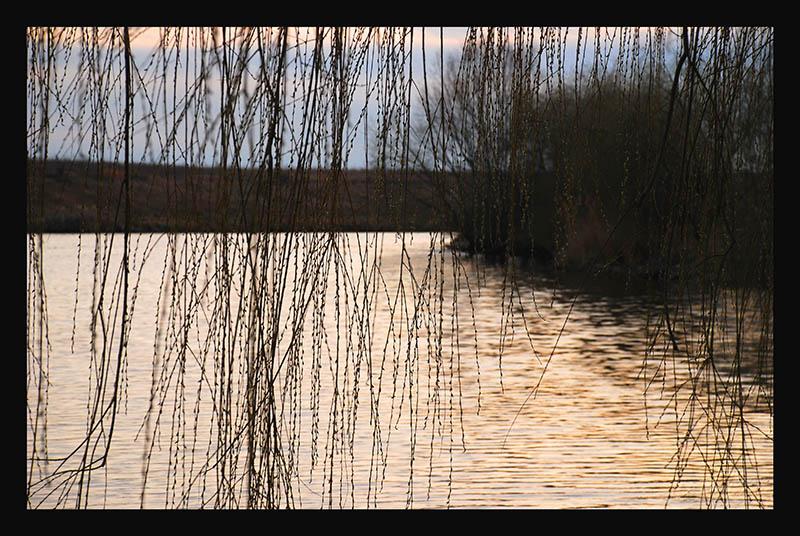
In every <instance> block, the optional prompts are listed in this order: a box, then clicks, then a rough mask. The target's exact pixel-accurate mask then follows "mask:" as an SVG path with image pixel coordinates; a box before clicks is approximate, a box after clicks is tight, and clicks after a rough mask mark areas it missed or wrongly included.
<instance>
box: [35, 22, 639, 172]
mask: <svg viewBox="0 0 800 536" xmlns="http://www.w3.org/2000/svg"><path fill="white" fill-rule="evenodd" d="M272 30H273V31H274V29H272ZM646 30H647V29H645V28H641V29H640V32H641V33H642V34H644V33H646ZM351 31H353V32H354V31H355V29H353V30H351ZM423 31H424V32H425V49H426V50H425V53H426V62H425V67H426V70H427V76H428V82H429V83H433V82H434V81H435V80H436V79H438V73H439V72H440V71H439V69H440V59H439V58H440V31H441V33H442V35H443V38H444V39H443V46H442V49H443V52H444V56H445V58H446V61H447V58H450V57H458V55H459V54H460V51H461V47H462V45H463V43H464V40H465V37H466V35H467V31H468V29H467V28H464V27H445V28H442V29H440V28H439V27H428V28H420V27H417V28H414V30H413V47H411V55H412V62H411V68H412V69H413V76H414V79H415V80H416V81H418V84H419V85H421V80H422V34H423ZM598 31H599V35H600V41H601V45H602V46H605V45H603V43H606V42H608V43H613V42H618V41H619V39H620V34H621V33H622V31H623V30H622V29H619V28H599V29H596V28H583V29H582V30H581V31H580V33H581V41H582V48H583V49H584V51H586V47H587V46H588V51H586V53H587V56H591V55H592V54H591V51H592V49H593V47H594V44H595V36H596V35H597V32H598ZM625 31H626V32H628V35H629V37H630V33H632V32H631V29H626V30H625ZM265 32H267V33H268V34H269V32H270V29H265ZM290 32H291V33H290V44H291V43H292V42H294V41H295V39H297V38H300V39H301V40H302V39H307V38H311V37H312V36H313V35H314V29H313V28H294V29H291V30H290ZM226 33H227V34H228V35H227V37H228V39H229V40H230V39H234V40H235V36H236V33H237V32H236V29H235V28H230V29H227V31H226ZM578 34H579V30H578V28H569V29H566V28H562V29H560V32H559V34H558V38H559V40H560V41H561V43H562V44H563V47H564V49H563V60H564V69H565V72H567V73H569V72H571V71H572V70H573V69H574V66H575V62H576V44H577V41H578ZM131 35H132V37H133V39H132V43H131V46H132V51H133V60H134V63H135V65H136V67H137V69H139V70H140V76H142V78H143V79H144V80H152V84H154V85H156V84H159V83H160V80H161V78H160V77H161V69H162V67H158V68H155V67H153V65H154V64H153V63H152V62H151V60H152V59H153V58H154V57H155V56H154V55H153V54H154V52H157V51H158V47H159V44H160V43H161V42H162V40H163V39H164V36H165V35H166V36H167V38H168V43H169V44H170V48H171V50H172V52H174V45H173V43H174V35H175V34H174V32H172V33H170V32H167V33H166V34H165V30H164V29H162V28H134V29H132V30H131ZM275 35H277V33H275ZM324 40H325V43H326V44H329V43H330V32H329V31H326V33H325V36H324ZM408 44H409V41H406V45H407V46H408ZM184 45H185V33H184V37H183V38H182V41H181V43H180V47H179V48H181V49H183V52H182V54H183V57H184V58H185V57H187V56H188V57H191V54H186V51H185V46H184ZM612 48H613V46H612ZM77 56H78V54H77V53H75V54H73V55H72V60H73V61H75V60H74V58H75V57H77ZM159 61H163V60H159V59H156V65H158V62H159ZM584 61H588V62H589V63H591V61H592V60H591V59H588V60H584ZM173 64H174V61H173ZM161 65H163V63H162V64H161ZM62 68H63V69H64V71H65V72H67V71H68V70H69V66H67V67H62ZM148 70H149V71H148ZM73 71H74V69H73ZM176 72H177V75H178V78H177V79H176V80H175V86H176V87H177V88H182V87H183V83H184V78H183V77H184V76H185V75H183V74H182V73H183V72H184V71H183V70H181V69H178V70H177V71H176ZM168 76H169V75H168ZM213 76H218V75H213ZM364 76H365V75H364V74H363V73H362V79H360V81H361V80H364V79H365V78H364ZM148 77H149V78H148ZM212 80H213V77H212ZM171 82H172V81H170V84H168V85H171ZM211 87H212V88H213V87H214V85H213V83H212V85H211ZM149 91H151V92H153V91H155V90H149ZM212 91H213V90H212ZM365 92H366V90H362V91H358V90H356V91H355V92H354V94H353V102H352V104H351V115H352V116H354V117H352V118H351V120H352V121H353V126H352V129H351V132H350V135H351V137H352V142H353V143H352V149H351V151H350V152H349V157H348V161H347V166H348V167H349V168H363V167H365V165H367V164H368V162H367V161H366V158H367V156H366V152H367V143H365V136H364V130H363V129H364V128H365V125H366V128H368V129H370V131H369V133H368V134H369V135H368V136H367V139H370V138H371V137H372V136H373V133H372V130H374V128H375V125H376V123H375V121H374V117H376V116H377V113H376V109H375V107H376V104H375V103H374V102H373V101H374V99H372V98H370V101H369V106H368V108H367V109H368V113H369V114H371V115H372V117H371V118H369V120H363V119H361V120H360V119H359V118H358V117H355V116H358V115H359V114H360V112H361V110H362V109H363V108H364V102H365V100H366V93H365ZM156 93H157V91H156ZM180 96H181V95H180V89H179V93H178V100H180ZM414 97H415V100H416V98H419V97H418V95H414ZM145 98H146V97H144V95H143V94H142V93H141V92H138V93H137V97H135V99H134V100H135V102H134V118H135V119H136V114H137V112H138V113H139V114H142V113H144V110H147V109H150V110H151V111H152V110H155V112H156V113H155V115H156V122H159V121H161V122H162V123H163V114H164V107H163V106H161V108H159V106H160V102H158V101H156V99H151V102H145V100H144V99H145ZM148 98H149V97H148ZM210 98H211V99H217V102H218V96H215V95H213V93H212V94H211V95H210ZM171 100H172V99H171V98H169V99H168V102H171ZM152 101H156V102H152ZM412 106H413V105H412ZM218 107H219V105H218V104H217V105H216V108H217V109H218ZM29 108H30V103H29ZM210 108H211V109H213V108H214V106H213V105H211V107H210ZM167 111H168V113H170V114H171V113H172V110H171V109H170V108H169V107H168V108H167ZM74 113H75V114H76V115H77V114H79V112H74ZM159 114H160V117H161V119H158V116H159ZM62 119H63V118H62ZM139 119H141V115H140V117H139ZM359 121H360V122H359ZM89 122H90V121H89V119H88V117H87V116H86V115H84V116H83V118H82V124H84V123H85V124H88V123H89ZM150 122H151V123H152V121H150ZM53 123H55V124H56V127H55V129H54V132H53V133H52V134H51V146H52V147H53V149H52V153H51V154H52V156H53V157H59V158H73V157H76V156H77V157H79V158H80V157H81V156H82V155H84V157H85V153H86V151H87V144H88V140H89V136H83V138H81V137H80V136H77V135H76V134H75V132H76V130H75V128H74V125H70V124H68V122H62V123H60V124H59V123H58V122H57V121H54V122H53ZM142 126H144V124H143V123H135V125H134V155H135V157H136V158H135V161H137V162H138V161H151V160H158V158H159V156H158V154H159V150H158V149H157V148H156V145H158V142H157V141H152V142H151V143H149V144H148V143H147V142H146V139H145V134H146V133H145V132H144V131H145V130H146V129H145V128H140V127H142ZM149 134H150V137H151V140H155V137H156V134H158V133H157V132H155V131H154V130H153V129H152V128H151V129H150V133H149ZM213 147H215V144H214V143H213V142H212V143H209V150H207V151H206V152H205V153H204V158H206V159H208V160H211V159H213V156H212V154H211V148H213ZM208 163H210V162H208Z"/></svg>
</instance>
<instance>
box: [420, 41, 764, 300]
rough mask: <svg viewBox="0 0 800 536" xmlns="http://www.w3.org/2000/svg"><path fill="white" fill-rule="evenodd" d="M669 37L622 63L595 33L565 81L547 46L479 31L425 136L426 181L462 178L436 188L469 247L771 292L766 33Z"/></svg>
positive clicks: (443, 89)
mask: <svg viewBox="0 0 800 536" xmlns="http://www.w3.org/2000/svg"><path fill="white" fill-rule="evenodd" d="M520 33H522V34H523V35H520ZM668 37H669V36H668V35H667V34H666V33H661V34H659V33H658V32H656V34H654V35H648V37H647V39H646V40H643V41H633V40H632V41H631V42H630V44H629V45H630V47H631V48H629V49H628V52H627V53H628V54H630V55H631V57H632V58H633V59H631V58H628V60H627V61H623V60H624V57H622V58H621V59H620V61H619V62H618V63H615V64H612V65H608V64H606V65H603V64H602V59H603V55H604V48H603V45H602V44H601V42H600V41H599V39H597V40H596V41H595V42H592V40H590V39H588V38H586V39H585V40H584V41H583V43H582V44H583V47H584V51H583V53H584V54H587V53H586V51H585V48H588V49H589V53H588V55H589V56H590V59H585V60H583V63H581V61H580V60H579V59H576V60H575V61H576V65H580V68H578V67H576V68H575V71H574V72H565V70H564V69H563V67H559V65H558V64H555V65H554V60H553V56H554V55H555V56H556V62H558V61H559V60H560V61H563V57H562V56H560V55H559V54H561V51H560V50H557V51H556V50H553V46H554V45H553V43H548V40H547V36H543V37H542V36H540V35H538V34H536V33H535V32H534V33H531V34H525V33H524V32H517V33H516V34H514V37H513V42H510V41H511V38H510V37H509V35H508V34H507V33H504V32H503V31H502V30H500V31H497V32H494V33H492V32H491V31H489V33H487V34H483V31H481V33H480V34H479V33H478V31H477V30H473V32H472V33H471V34H470V36H469V37H468V39H467V42H466V44H465V48H464V52H463V54H462V56H461V58H460V60H459V61H456V60H455V59H452V60H451V61H450V62H449V63H448V65H447V69H446V71H445V73H444V80H445V82H444V84H443V86H441V85H440V87H433V88H432V89H431V91H430V94H431V95H437V94H439V93H441V95H442V96H443V98H444V99H445V101H446V103H447V104H446V105H445V106H444V107H441V108H440V107H438V106H437V107H436V108H435V109H434V107H433V106H431V105H430V103H428V105H427V106H425V103H424V102H423V108H424V109H425V111H424V113H421V114H420V116H421V118H420V120H419V123H418V125H417V128H416V134H417V136H416V137H417V142H418V148H419V152H420V160H421V161H423V162H425V163H426V165H427V166H426V167H427V169H429V170H430V171H431V173H430V174H429V176H430V177H431V180H432V181H433V182H434V183H435V182H437V181H436V177H437V176H438V175H437V173H436V170H439V169H441V168H442V167H443V166H444V167H445V168H446V169H447V171H448V177H456V180H455V181H452V180H451V179H448V180H447V181H444V182H443V184H442V186H441V189H442V190H443V191H446V192H447V193H448V195H443V196H442V198H443V199H446V200H448V201H449V202H448V203H447V204H446V207H447V209H448V212H449V214H450V219H451V220H452V221H454V222H456V228H457V229H458V230H459V232H460V237H461V239H462V242H461V245H462V247H463V248H465V249H467V250H469V251H472V252H475V253H481V254H485V255H486V256H487V257H489V258H495V259H505V258H508V257H521V258H534V259H537V260H539V261H544V262H548V263H552V264H554V265H555V266H556V267H560V268H565V269H572V270H574V269H578V270H587V269H591V271H596V269H598V268H611V267H615V268H625V269H630V270H633V271H635V272H638V273H642V274H646V275H648V276H651V277H656V278H665V279H673V278H676V277H684V278H687V279H691V278H694V277H716V275H717V274H719V273H721V274H723V276H722V279H723V281H725V282H727V283H731V284H733V283H735V284H756V285H758V286H762V287H770V286H771V284H772V283H771V278H772V255H773V241H774V234H773V203H774V197H773V184H774V178H773V177H774V170H773V157H772V139H773V138H772V136H773V134H772V120H773V115H772V114H773V100H772V45H771V43H772V41H771V40H772V36H771V31H769V30H760V29H752V28H750V29H744V30H731V29H683V31H682V32H681V33H680V34H675V39H674V41H670V40H669V39H668ZM578 39H579V41H578V54H580V51H581V41H580V34H579V36H578ZM505 43H508V44H505ZM670 45H671V46H670ZM592 53H593V57H592ZM606 54H608V53H607V52H606ZM432 85H434V86H435V84H432ZM448 105H449V106H448ZM441 109H444V110H445V112H444V114H442V113H441ZM711 274H713V276H712V275H711Z"/></svg>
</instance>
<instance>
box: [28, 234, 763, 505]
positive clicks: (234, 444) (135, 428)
mask: <svg viewBox="0 0 800 536" xmlns="http://www.w3.org/2000/svg"><path fill="white" fill-rule="evenodd" d="M98 237H99V240H100V241H99V242H97V241H96V240H97V238H98ZM248 240H250V242H248ZM256 240H261V242H254V241H256ZM112 241H113V243H112ZM122 241H123V238H122V235H81V236H79V235H62V234H58V235H54V234H53V235H44V243H43V248H42V251H43V257H44V264H43V266H44V268H43V271H44V288H45V291H46V295H47V300H46V313H47V320H48V322H47V333H46V337H45V341H46V343H45V347H46V348H47V349H48V351H47V356H46V358H45V363H46V377H47V381H46V382H45V383H46V385H47V389H46V401H47V406H46V437H47V442H46V456H42V455H37V457H47V458H48V460H49V461H47V462H44V461H37V462H36V463H33V464H32V463H31V462H30V458H31V456H32V452H33V450H34V437H33V436H34V428H35V426H34V422H38V425H37V426H36V428H37V430H39V431H38V432H37V437H38V438H39V439H37V441H38V442H40V440H41V434H42V431H43V430H44V428H45V427H44V426H43V424H42V422H43V420H42V419H41V418H40V420H39V421H36V415H40V417H41V416H43V415H44V412H43V411H40V412H38V413H37V411H36V401H37V397H39V398H40V399H41V396H42V395H41V393H40V391H38V390H37V389H36V385H37V384H36V380H35V376H36V369H35V367H34V366H33V363H34V358H33V357H32V356H31V350H30V347H31V346H30V344H29V352H28V354H29V355H28V369H29V375H28V376H29V377H28V408H29V416H28V417H29V418H28V423H29V424H28V474H29V475H30V476H31V478H30V480H31V481H32V483H33V484H36V482H37V481H39V480H40V479H42V478H43V477H46V476H47V475H51V474H53V473H54V471H57V470H63V469H66V468H71V467H72V468H74V467H77V466H78V464H79V462H80V461H81V457H82V456H83V455H84V454H86V453H88V457H89V458H91V453H92V450H94V451H95V453H94V454H95V458H96V457H97V456H98V455H99V454H101V453H102V452H103V450H104V447H105V445H106V441H107V439H108V436H109V435H110V422H111V421H110V415H106V416H105V418H98V409H97V408H103V407H106V406H107V404H109V401H110V400H111V393H112V392H113V391H112V389H113V384H114V379H115V375H116V356H117V349H118V340H119V324H120V318H121V316H120V315H121V308H120V307H119V303H120V297H119V292H120V284H119V282H120V281H121V277H122V276H121V270H120V268H119V267H120V259H121V255H122ZM448 241H449V237H447V236H443V235H441V234H428V233H416V234H413V233H406V234H405V235H399V234H395V233H369V234H367V233H348V234H345V233H342V234H337V235H326V234H312V233H307V234H295V235H287V234H274V235H260V236H258V237H256V236H253V237H250V238H248V237H247V236H245V235H229V237H228V240H226V241H223V240H222V239H221V236H220V235H210V234H209V235H201V234H193V235H166V234H136V235H132V236H131V251H132V253H131V259H130V267H131V270H130V294H129V297H130V300H129V301H130V303H132V304H133V314H132V316H131V319H132V320H131V324H130V332H129V344H128V348H127V354H126V355H125V356H124V359H123V361H122V367H121V368H120V373H119V393H120V396H119V402H118V407H117V416H116V418H115V421H114V424H113V430H114V431H113V441H111V446H110V448H109V450H108V458H107V464H106V465H105V466H104V467H102V468H100V469H98V470H96V471H95V472H94V473H93V474H92V475H91V482H90V486H89V487H88V489H89V492H88V494H87V492H86V489H87V485H88V484H89V483H88V482H87V481H86V479H84V482H80V481H78V480H75V479H74V477H72V476H69V475H72V474H71V473H70V474H65V476H64V477H57V478H54V479H53V480H52V481H51V482H49V483H42V484H39V485H35V486H34V490H35V493H34V494H33V496H32V498H31V504H30V505H29V507H35V506H39V507H55V506H61V507H68V508H74V507H75V506H76V505H77V504H78V502H77V501H78V500H79V499H78V491H79V489H80V490H82V492H81V498H80V501H81V502H80V504H81V505H83V506H89V507H93V508H102V507H106V508H139V507H140V506H142V505H143V506H144V507H149V508H176V507H180V508H183V507H189V508H196V507H200V506H204V507H214V506H217V507H242V508H243V507H246V506H247V505H248V502H247V497H248V490H249V489H251V488H252V489H261V490H263V489H267V488H275V489H279V490H280V491H279V492H277V493H276V494H275V495H274V496H269V497H266V496H258V497H257V498H256V503H255V504H256V505H263V504H264V503H265V502H264V501H272V502H271V504H276V505H278V506H294V507H298V508H320V507H323V508H327V507H333V508H351V507H355V508H367V507H369V508H405V507H409V506H410V507H414V508H444V507H451V508H478V507H481V508H483V507H502V508H505V507H522V508H664V507H665V506H666V507H678V508H699V507H717V508H718V507H723V506H725V507H732V508H739V507H745V506H747V507H750V508H759V507H762V508H771V507H772V505H773V484H772V482H773V443H772V437H773V420H772V409H771V408H772V402H771V395H770V393H771V387H770V388H765V387H764V386H763V382H764V378H763V377H760V376H758V374H757V372H756V371H755V370H753V369H752V367H751V368H748V367H744V368H743V369H742V370H740V371H739V372H738V373H739V374H741V377H742V385H743V389H745V390H746V392H747V393H748V396H747V401H748V402H747V403H746V404H743V405H742V406H741V407H739V408H727V407H726V405H725V403H724V400H726V399H724V398H719V397H718V394H719V393H716V392H709V391H708V389H707V388H706V387H705V386H707V385H711V384H713V381H715V380H714V378H716V381H719V382H721V381H722V379H723V378H726V377H728V376H727V374H730V371H726V369H725V368H724V366H722V365H720V368H719V370H717V371H716V372H715V373H714V374H715V376H713V377H712V378H711V379H710V380H708V381H705V380H703V381H698V382H696V385H695V386H694V388H693V389H687V388H686V382H688V381H691V379H692V376H691V373H690V372H688V371H691V370H699V369H692V368H691V367H699V366H700V365H699V364H696V363H695V364H691V363H690V364H688V365H684V364H682V362H681V361H680V360H679V359H667V360H664V361H663V362H662V361H660V360H659V359H660V358H659V357H658V353H656V355H651V356H650V357H649V358H648V359H645V357H646V353H645V349H646V341H647V340H648V339H647V334H648V325H650V327H651V328H652V325H653V322H654V321H655V320H654V319H655V318H656V317H655V316H654V315H657V313H658V302H657V300H655V299H654V298H653V297H652V296H650V295H649V294H648V293H646V292H645V291H644V290H643V289H639V288H637V285H635V284H633V283H631V284H629V285H626V284H625V283H624V282H616V283H613V284H612V283H602V282H601V283H596V284H593V285H592V286H591V287H584V286H583V285H579V284H577V283H575V284H572V283H570V282H569V280H568V279H562V280H561V281H557V280H556V279H554V278H553V277H551V276H548V275H546V274H541V275H538V274H536V273H532V274H531V273H520V274H518V277H517V278H516V284H515V285H512V284H511V283H510V281H512V280H511V279H509V276H508V274H507V273H506V272H505V271H504V270H503V269H502V268H501V267H498V266H492V265H487V264H483V263H481V262H479V261H477V260H476V259H474V258H471V257H467V256H464V255H460V254H456V253H454V252H453V251H451V250H450V249H448V248H447V247H446V245H447V242H448ZM267 254H268V256H267ZM248 263H249V264H248ZM103 266H107V267H108V268H107V270H104V269H103ZM104 272H107V274H108V276H107V280H106V281H105V286H104V290H103V274H104ZM220 273H224V274H227V277H221V276H220V275H219V274H220ZM254 273H255V274H257V275H256V278H255V279H253V274H254ZM29 278H30V276H29ZM29 281H30V279H29ZM253 281H257V284H254V283H253ZM29 285H30V282H29ZM587 288H589V290H586V289H587ZM512 290H513V292H512ZM101 295H102V296H104V298H103V301H102V303H100V296H101ZM226 300H228V301H227V303H228V304H229V305H228V306H227V307H225V306H224V304H225V303H226ZM93 304H94V305H93ZM98 309H100V310H102V311H103V314H102V315H96V316H95V320H94V325H95V332H96V336H95V337H93V336H92V329H91V326H92V324H93V319H92V318H93V313H92V311H93V310H98ZM29 314H30V313H29ZM726 322H728V321H727V320H725V321H723V322H722V329H723V331H724V328H725V325H726ZM29 325H30V322H29ZM689 329H690V331H691V330H693V329H695V328H693V327H692V326H691V322H690V328H689ZM744 332H745V335H746V336H745V341H744V344H745V346H746V347H747V348H751V346H752V345H756V344H757V343H758V338H759V334H758V333H750V332H748V331H747V327H746V326H745V328H744ZM104 333H105V335H104ZM34 335H35V334H34ZM769 336H770V337H771V333H770V334H769ZM690 338H691V337H690ZM31 340H34V341H35V340H36V337H34V336H33V335H31V334H29V342H30V341H31ZM720 340H722V341H724V340H725V339H724V333H721V334H720ZM272 341H274V349H270V344H271V343H272ZM687 344H689V343H688V342H687ZM655 345H656V347H660V346H659V345H662V342H658V341H657V342H656V343H655ZM748 345H751V346H748ZM33 346H34V350H33V353H34V354H36V355H38V354H37V353H36V352H38V350H36V348H35V344H34V345H33ZM103 349H105V354H106V357H105V358H104V357H103V354H104V350H103ZM270 356H275V357H274V358H272V357H270ZM687 367H689V368H687ZM703 374H704V373H703ZM698 377H699V378H705V376H703V375H702V374H700V375H699V376H698ZM270 378H271V379H272V381H270ZM249 385H255V387H253V390H252V391H250V390H248V386H249ZM693 385H694V384H693ZM720 389H721V388H720ZM248 393H255V394H253V395H252V396H254V397H255V398H258V399H259V400H261V399H264V400H269V403H267V404H266V405H263V404H261V405H256V406H255V408H256V409H255V410H251V411H250V412H248V403H247V401H248V400H249V399H248V396H249V395H248ZM764 393H767V396H765V395H764ZM720 401H723V402H720ZM93 415H94V416H93ZM148 415H149V418H148ZM737 415H738V417H737ZM715 419H716V420H715ZM745 419H746V420H745ZM720 420H722V421H724V422H727V423H728V425H727V426H722V427H720V426H717V425H715V424H714V422H718V421H720ZM99 421H102V426H98V427H94V428H93V435H92V440H91V441H90V442H89V443H90V444H91V448H89V449H86V448H85V447H86V444H84V445H83V446H82V448H81V449H78V451H77V453H73V451H74V450H75V449H76V447H77V446H79V445H81V441H82V440H83V439H84V438H85V437H86V433H87V429H91V428H92V423H96V422H99ZM248 422H256V423H258V424H257V425H256V426H257V428H256V431H255V432H254V431H253V428H252V427H248ZM256 444H257V445H258V446H257V448H254V449H253V450H254V451H255V452H256V454H253V455H252V456H253V458H252V459H250V458H249V456H250V455H249V454H248V451H249V450H250V446H251V445H256ZM36 448H37V452H40V453H41V452H43V448H44V447H43V446H38V443H37V447H36ZM71 453H73V455H72V456H70V454H71ZM62 458H67V460H66V461H65V462H64V464H63V466H61V467H60V468H59V464H60V463H61V462H60V461H59V460H60V459H62ZM248 460H249V461H248ZM248 463H250V464H251V465H252V466H253V467H254V468H255V469H254V472H253V473H252V474H251V473H248V471H246V470H245V468H246V467H247V465H248ZM31 471H32V472H31ZM276 474H278V475H285V481H281V482H280V483H278V484H276V483H275V482H271V481H270V482H269V483H266V484H265V481H263V480H256V481H254V480H253V478H256V477H254V476H253V475H257V478H258V479H262V478H266V477H265V475H276ZM145 475H146V478H145ZM69 478H73V480H69ZM251 500H252V499H251Z"/></svg>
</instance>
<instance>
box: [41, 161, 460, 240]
mask: <svg viewBox="0 0 800 536" xmlns="http://www.w3.org/2000/svg"><path fill="white" fill-rule="evenodd" d="M27 175H28V176H27V179H28V180H27V183H28V217H27V222H26V223H27V225H26V229H27V232H29V233H53V234H57V233H58V234H64V233H110V232H123V231H124V230H125V225H124V210H125V205H124V199H123V197H122V192H123V189H122V185H123V178H124V166H123V165H122V164H118V163H117V164H115V163H103V164H102V166H100V165H98V164H97V163H96V162H86V161H70V160H49V161H47V162H46V163H45V164H44V165H43V166H42V164H41V163H37V162H33V161H29V162H28V173H27ZM223 176H227V177H229V179H230V180H227V181H226V180H223ZM130 177H131V180H130V189H131V206H130V224H129V231H130V232H137V233H161V232H166V233H184V232H185V233H224V232H228V233H234V232H242V233H244V232H252V233H262V232H289V231H293V232H450V231H455V225H453V224H452V222H451V218H450V216H449V214H448V211H447V210H446V207H444V206H443V204H442V203H441V196H439V195H437V189H436V187H435V185H434V184H433V180H432V179H430V178H429V177H427V176H425V175H424V174H423V173H421V172H418V171H395V170H386V171H385V172H380V171H376V170H343V171H341V172H338V173H337V172H334V171H331V170H325V169H309V170H303V171H302V173H301V174H299V175H298V174H296V172H295V171H294V170H278V171H275V172H274V173H273V175H272V177H271V179H270V177H268V175H267V173H266V171H263V170H262V171H261V172H260V173H259V170H257V169H241V170H236V169H227V170H223V169H222V168H220V167H214V168H211V167H185V166H176V167H174V168H173V167H171V166H165V165H155V164H133V165H131V166H130ZM445 180H446V179H445Z"/></svg>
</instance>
